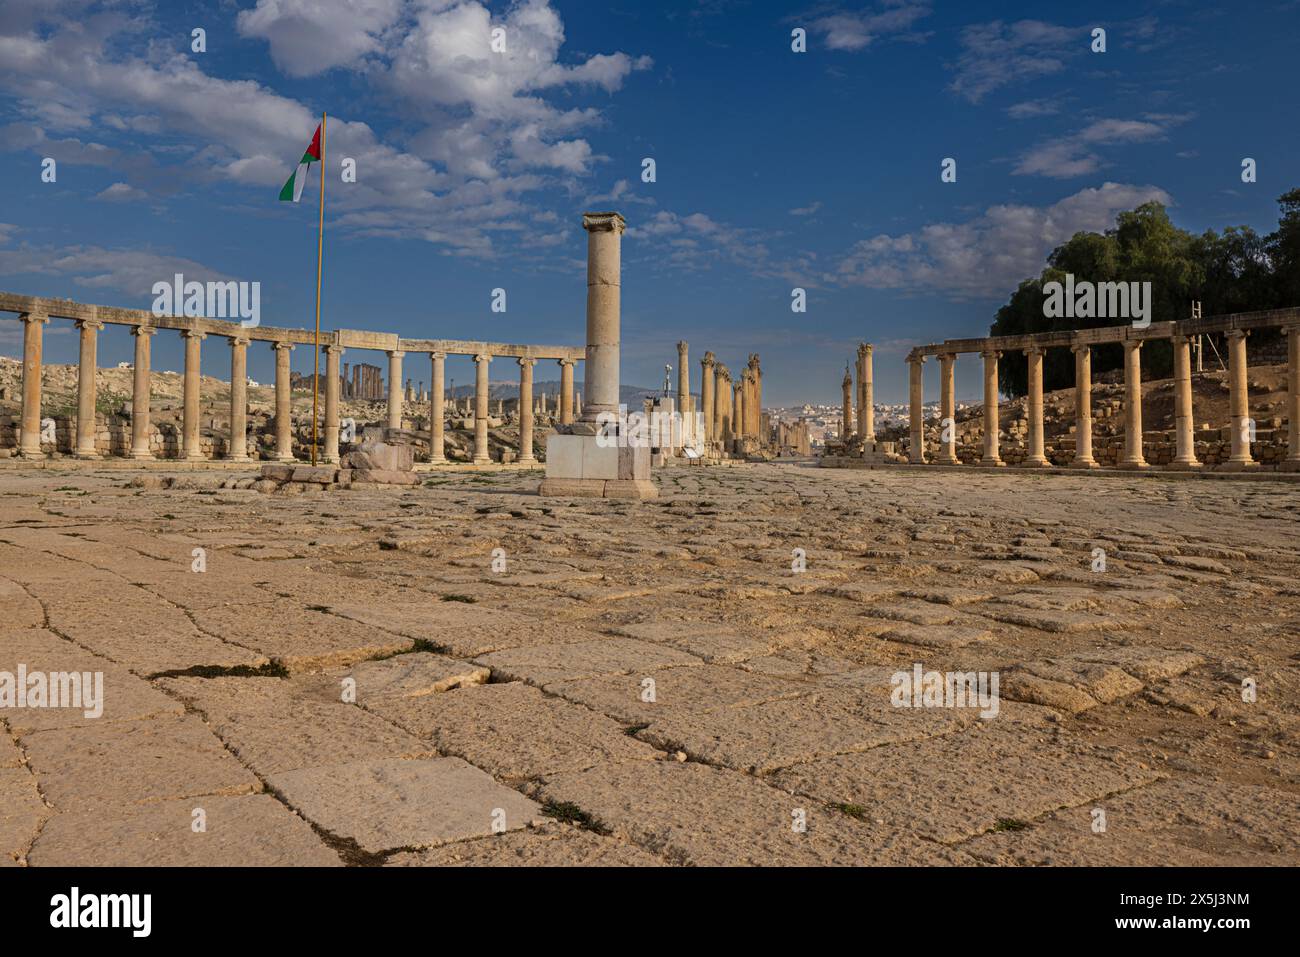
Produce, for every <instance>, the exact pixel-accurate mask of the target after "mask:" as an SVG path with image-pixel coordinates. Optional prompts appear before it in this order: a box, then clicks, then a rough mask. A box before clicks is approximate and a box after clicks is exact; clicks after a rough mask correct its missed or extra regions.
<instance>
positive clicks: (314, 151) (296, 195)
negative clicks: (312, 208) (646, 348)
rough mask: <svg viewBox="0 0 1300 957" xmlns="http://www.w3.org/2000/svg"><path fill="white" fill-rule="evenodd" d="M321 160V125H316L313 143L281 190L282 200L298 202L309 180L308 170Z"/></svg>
mask: <svg viewBox="0 0 1300 957" xmlns="http://www.w3.org/2000/svg"><path fill="white" fill-rule="evenodd" d="M318 162H320V127H319V126H317V127H316V135H315V136H313V137H312V138H311V145H310V146H308V147H307V152H305V153H303V154H302V159H300V160H299V161H298V168H297V169H296V170H294V173H293V175H292V176H290V177H289V180H288V182H286V183H285V184H284V188H283V189H281V190H280V200H281V201H282V202H287V203H296V202H298V200H299V199H301V198H302V186H303V183H305V182H307V170H308V169H310V168H311V164H312V163H318Z"/></svg>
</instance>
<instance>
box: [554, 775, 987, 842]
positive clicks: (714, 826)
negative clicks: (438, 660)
mask: <svg viewBox="0 0 1300 957" xmlns="http://www.w3.org/2000/svg"><path fill="white" fill-rule="evenodd" d="M538 794H539V796H541V797H544V798H546V799H549V800H552V801H556V802H563V803H569V804H574V805H576V806H577V807H578V808H580V809H581V810H582V811H584V812H585V813H587V814H590V815H592V816H593V817H595V818H596V819H597V820H598V821H599V822H600V824H601V825H602V826H604V827H605V828H608V829H609V831H610V832H611V833H612V834H613V835H614V836H616V837H619V838H623V839H625V840H628V841H632V842H634V843H635V844H637V845H639V846H640V847H643V848H645V849H646V850H647V851H650V852H653V853H655V854H658V855H660V856H662V857H663V858H665V859H666V860H668V861H669V862H670V863H674V864H694V865H697V866H717V867H731V866H753V865H761V866H773V865H806V866H814V865H848V864H854V865H882V864H895V865H904V864H907V865H911V864H939V863H945V864H973V863H974V859H973V858H969V857H967V856H966V855H964V854H963V853H961V852H960V851H953V850H951V849H947V848H943V847H940V846H938V845H936V844H934V843H933V842H929V841H926V840H924V839H923V838H921V837H919V836H916V835H915V834H913V833H911V832H908V831H905V830H902V829H897V828H878V827H874V826H870V825H868V824H866V823H865V822H862V821H859V820H856V819H854V818H852V817H850V816H848V815H846V814H844V813H843V812H841V811H840V810H837V809H834V808H829V807H825V806H822V805H818V804H816V803H810V802H808V801H807V800H806V799H802V798H798V797H795V796H793V795H790V794H786V793H783V792H782V791H778V790H776V789H774V788H772V787H769V786H768V785H766V784H763V783H761V782H759V781H757V780H755V779H754V778H752V777H749V776H747V775H743V774H740V773H738V772H735V771H729V770H725V769H722V768H712V767H708V766H706V765H703V764H697V763H695V762H686V763H679V762H676V761H634V762H627V763H621V764H604V765H601V766H600V767H597V768H592V769H590V770H587V771H579V772H571V773H567V774H559V775H555V776H553V777H551V778H548V779H547V781H546V782H545V783H544V784H542V785H541V786H540V787H539V788H538ZM796 812H803V819H804V821H805V822H806V829H805V830H803V831H797V830H795V823H796V820H797V818H796Z"/></svg>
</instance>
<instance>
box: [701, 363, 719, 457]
mask: <svg viewBox="0 0 1300 957" xmlns="http://www.w3.org/2000/svg"><path fill="white" fill-rule="evenodd" d="M715 368H716V363H715V362H714V359H713V353H712V352H706V353H704V358H703V359H701V360H700V369H701V372H700V412H702V413H703V418H704V442H705V445H706V447H707V445H708V444H710V443H712V442H713V439H714V436H715V435H716V433H715V431H714V427H713V404H714V399H713V395H714V391H715V386H716V376H715Z"/></svg>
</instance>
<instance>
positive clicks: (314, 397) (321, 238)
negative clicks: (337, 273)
mask: <svg viewBox="0 0 1300 957" xmlns="http://www.w3.org/2000/svg"><path fill="white" fill-rule="evenodd" d="M324 259H325V114H324V113H321V115H320V223H319V225H318V226H317V229H316V344H315V348H314V349H313V352H314V353H315V357H314V358H315V362H316V367H315V374H314V375H313V376H312V377H311V464H312V465H315V464H316V409H317V404H318V402H319V399H320V275H321V265H322V263H323V262H324Z"/></svg>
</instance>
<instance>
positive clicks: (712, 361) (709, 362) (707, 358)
mask: <svg viewBox="0 0 1300 957" xmlns="http://www.w3.org/2000/svg"><path fill="white" fill-rule="evenodd" d="M717 364H718V357H717V356H715V355H714V354H713V353H712V352H706V353H704V358H702V359H701V360H700V365H702V366H713V365H717Z"/></svg>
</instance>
